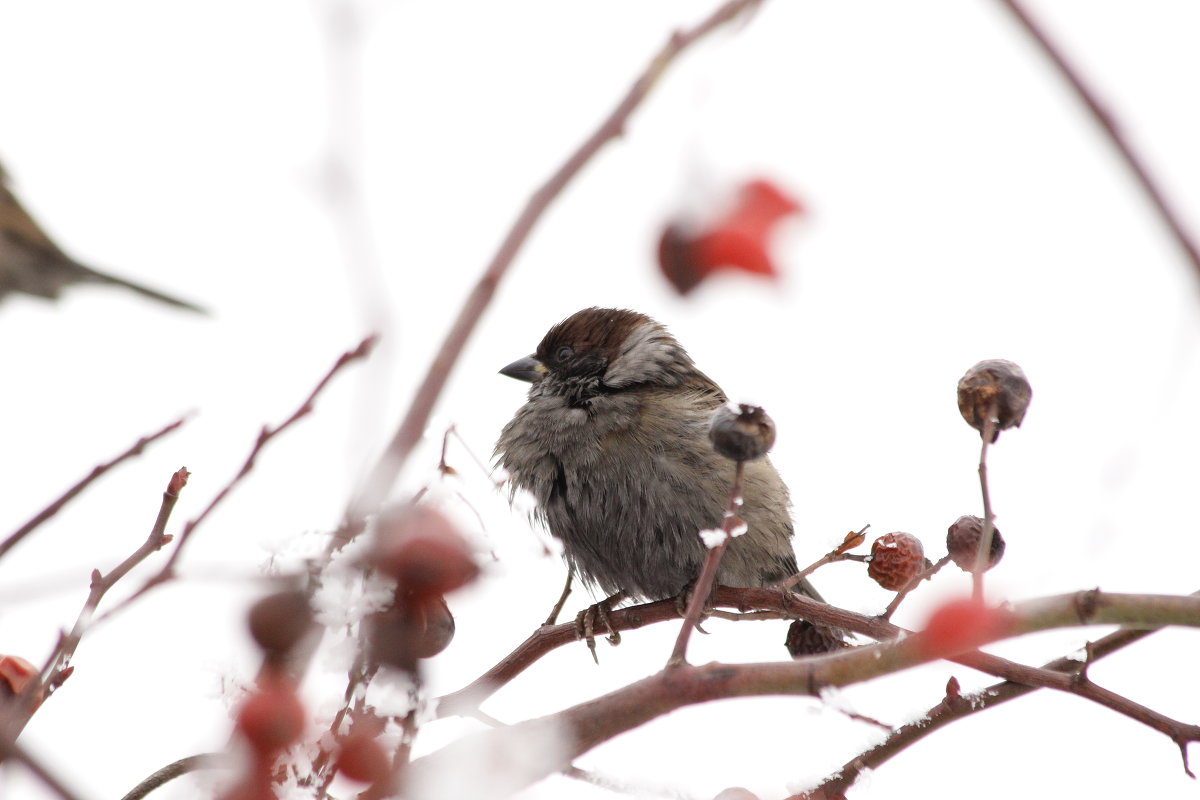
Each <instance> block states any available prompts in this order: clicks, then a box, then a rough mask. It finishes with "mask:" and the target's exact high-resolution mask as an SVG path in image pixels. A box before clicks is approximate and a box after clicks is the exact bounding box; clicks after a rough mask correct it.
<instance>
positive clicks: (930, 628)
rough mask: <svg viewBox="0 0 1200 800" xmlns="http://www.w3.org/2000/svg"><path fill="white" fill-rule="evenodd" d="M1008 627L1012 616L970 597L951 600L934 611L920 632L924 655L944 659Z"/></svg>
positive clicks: (1010, 625) (973, 646)
mask: <svg viewBox="0 0 1200 800" xmlns="http://www.w3.org/2000/svg"><path fill="white" fill-rule="evenodd" d="M1011 629H1012V615H1011V614H1010V613H1009V612H1007V611H1005V610H1003V609H999V608H989V607H987V606H985V605H984V604H983V603H982V602H980V601H978V600H974V599H971V598H963V599H958V600H951V601H949V602H947V603H944V604H943V605H941V606H940V607H938V608H937V609H935V610H934V612H933V614H931V615H930V617H929V622H927V623H926V624H925V630H924V631H922V632H921V634H920V635H921V637H922V642H923V644H924V646H925V648H926V653H927V655H929V656H931V657H936V658H948V657H950V656H955V655H958V654H960V653H963V652H965V651H967V650H973V649H974V648H976V647H978V646H979V645H981V644H984V643H985V642H989V641H991V640H993V639H995V638H997V637H999V636H1003V635H1004V634H1005V633H1006V632H1008V631H1009V630H1011Z"/></svg>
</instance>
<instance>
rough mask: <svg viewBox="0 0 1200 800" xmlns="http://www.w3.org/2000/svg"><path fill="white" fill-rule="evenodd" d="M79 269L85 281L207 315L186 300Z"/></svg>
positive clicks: (115, 277) (112, 276)
mask: <svg viewBox="0 0 1200 800" xmlns="http://www.w3.org/2000/svg"><path fill="white" fill-rule="evenodd" d="M78 266H79V268H80V269H82V270H83V271H84V274H85V275H86V279H87V280H89V281H91V282H92V283H103V284H108V285H109V286H123V287H124V288H126V289H130V290H132V291H135V292H137V293H138V294H140V295H142V296H144V297H149V298H150V299H152V300H157V301H159V302H160V303H166V304H168V305H172V306H175V307H176V308H186V309H187V310H188V311H194V312H196V313H197V314H207V313H208V311H207V310H206V309H204V308H202V307H201V306H198V305H196V304H194V303H189V302H188V301H186V300H180V299H179V298H178V297H172V296H171V295H169V294H163V293H162V292H160V291H157V290H155V289H151V288H150V287H149V286H143V285H142V284H140V283H134V282H133V281H127V280H125V279H124V278H118V277H117V276H116V275H109V274H108V273H107V272H101V271H99V270H96V269H92V268H91V267H88V266H85V265H83V264H78Z"/></svg>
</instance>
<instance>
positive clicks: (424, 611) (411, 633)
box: [368, 594, 454, 670]
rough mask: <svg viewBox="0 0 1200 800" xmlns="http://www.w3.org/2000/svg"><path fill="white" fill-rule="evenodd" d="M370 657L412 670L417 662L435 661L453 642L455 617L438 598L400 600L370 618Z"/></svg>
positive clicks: (400, 598)
mask: <svg viewBox="0 0 1200 800" xmlns="http://www.w3.org/2000/svg"><path fill="white" fill-rule="evenodd" d="M368 624H369V625H370V636H371V655H372V656H373V657H374V659H375V660H376V661H379V662H380V663H383V664H390V665H392V666H394V667H399V668H400V669H406V670H412V669H414V668H415V667H416V664H417V659H421V658H432V657H433V656H436V655H437V654H438V653H440V652H442V651H443V650H445V649H446V647H448V646H449V644H450V642H451V641H452V640H453V639H454V615H453V614H451V613H450V609H449V607H447V605H446V601H445V600H444V599H443V598H442V597H441V596H439V595H428V594H425V595H407V596H404V597H399V598H397V600H396V604H395V605H394V606H393V607H392V608H389V609H388V610H386V611H381V612H378V613H376V614H372V615H371V616H370V617H369V618H368Z"/></svg>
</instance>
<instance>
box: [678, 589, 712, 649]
mask: <svg viewBox="0 0 1200 800" xmlns="http://www.w3.org/2000/svg"><path fill="white" fill-rule="evenodd" d="M712 590H713V592H716V591H717V587H716V586H715V585H714V586H713V589H712ZM694 591H696V584H695V583H694V582H693V583H689V584H688V585H687V586H684V587H683V589H682V591H680V592H679V594H677V595H675V612H676V613H677V614H679V616H680V617H683V618H685V619H686V618H687V608H688V604H689V603H691V602H692V593H693V592H694ZM711 601H712V596H711V595H710V596H709V598H708V600H706V601H705V603H704V608H703V609H702V610H701V611H700V618H699V619H697V620H696V630H698V631H700V632H701V633H703V634H704V635H705V636H707V635H708V631H706V630H704V628H702V627H701V626H700V623H702V622H704V620H706V619H708V610H709V608H710V603H711Z"/></svg>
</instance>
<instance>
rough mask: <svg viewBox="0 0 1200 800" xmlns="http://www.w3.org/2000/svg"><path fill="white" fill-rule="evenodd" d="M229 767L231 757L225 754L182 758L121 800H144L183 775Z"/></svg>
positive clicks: (141, 782)
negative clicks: (143, 799)
mask: <svg viewBox="0 0 1200 800" xmlns="http://www.w3.org/2000/svg"><path fill="white" fill-rule="evenodd" d="M229 765H230V761H229V757H228V756H227V755H225V754H224V753H201V754H199V755H195V756H188V757H187V758H181V759H179V760H178V761H172V762H171V763H170V764H167V765H166V766H165V767H163V768H162V769H160V770H156V771H155V772H154V773H153V774H152V775H149V776H147V777H146V778H145V779H143V780H142V781H140V782H139V783H138V785H137V786H135V787H133V788H132V789H130V790H129V792H128V793H127V794H126V795H125V796H124V797H122V798H121V800H142V798H144V797H146V796H147V795H149V794H150V793H151V792H153V791H154V790H155V789H158V788H159V787H161V786H163V785H164V784H167V783H170V782H171V781H173V780H175V779H176V778H178V777H180V776H182V775H187V774H188V773H189V772H198V771H199V770H202V769H217V768H218V767H224V766H229Z"/></svg>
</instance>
